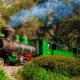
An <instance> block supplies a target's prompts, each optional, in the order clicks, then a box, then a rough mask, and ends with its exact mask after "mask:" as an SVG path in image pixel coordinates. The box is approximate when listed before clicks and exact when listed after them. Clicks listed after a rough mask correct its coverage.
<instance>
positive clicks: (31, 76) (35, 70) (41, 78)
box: [18, 66, 69, 80]
mask: <svg viewBox="0 0 80 80" xmlns="http://www.w3.org/2000/svg"><path fill="white" fill-rule="evenodd" d="M18 74H19V75H20V76H21V80H69V78H67V77H65V76H63V75H61V74H58V73H52V72H51V71H46V70H45V69H43V68H40V67H35V66H34V67H33V66H27V67H25V68H23V69H22V70H20V71H18Z"/></svg>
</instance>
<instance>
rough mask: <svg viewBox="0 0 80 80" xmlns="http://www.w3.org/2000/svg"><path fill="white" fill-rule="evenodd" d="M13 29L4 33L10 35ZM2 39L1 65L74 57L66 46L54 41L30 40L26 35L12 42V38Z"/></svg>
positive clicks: (0, 40) (0, 45)
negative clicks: (49, 58)
mask: <svg viewBox="0 0 80 80" xmlns="http://www.w3.org/2000/svg"><path fill="white" fill-rule="evenodd" d="M10 31H11V29H10V28H8V29H5V31H4V32H7V33H10ZM7 38H9V39H6V38H4V39H3V38H1V39H0V65H3V64H4V63H8V64H13V63H14V64H18V63H19V64H23V63H25V62H27V61H29V60H31V59H32V58H33V57H36V56H40V55H42V56H53V55H54V56H67V57H73V53H72V52H69V51H66V50H64V46H62V45H60V44H57V43H56V42H54V41H49V40H44V39H33V40H28V38H27V37H26V36H25V35H24V36H22V37H20V36H19V35H16V36H15V39H14V40H10V36H8V37H7Z"/></svg>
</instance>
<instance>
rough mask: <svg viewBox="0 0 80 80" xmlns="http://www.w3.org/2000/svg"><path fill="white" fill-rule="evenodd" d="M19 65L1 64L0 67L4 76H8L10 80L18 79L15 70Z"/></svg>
mask: <svg viewBox="0 0 80 80" xmlns="http://www.w3.org/2000/svg"><path fill="white" fill-rule="evenodd" d="M19 68H21V66H3V67H2V69H3V70H4V72H5V74H6V76H8V77H9V78H10V80H19V79H17V77H16V76H15V74H14V73H15V71H17V70H18V69H19Z"/></svg>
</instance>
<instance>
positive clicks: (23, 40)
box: [21, 36, 28, 44]
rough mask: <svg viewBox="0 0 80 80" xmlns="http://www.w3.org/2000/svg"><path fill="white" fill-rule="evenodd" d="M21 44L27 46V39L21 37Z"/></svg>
mask: <svg viewBox="0 0 80 80" xmlns="http://www.w3.org/2000/svg"><path fill="white" fill-rule="evenodd" d="M21 42H22V43H23V44H28V38H27V37H26V36H23V37H22V38H21Z"/></svg>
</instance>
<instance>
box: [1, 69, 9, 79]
mask: <svg viewBox="0 0 80 80" xmlns="http://www.w3.org/2000/svg"><path fill="white" fill-rule="evenodd" d="M0 80H10V79H9V78H8V77H7V76H6V75H5V73H4V71H3V70H1V69H0Z"/></svg>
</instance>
